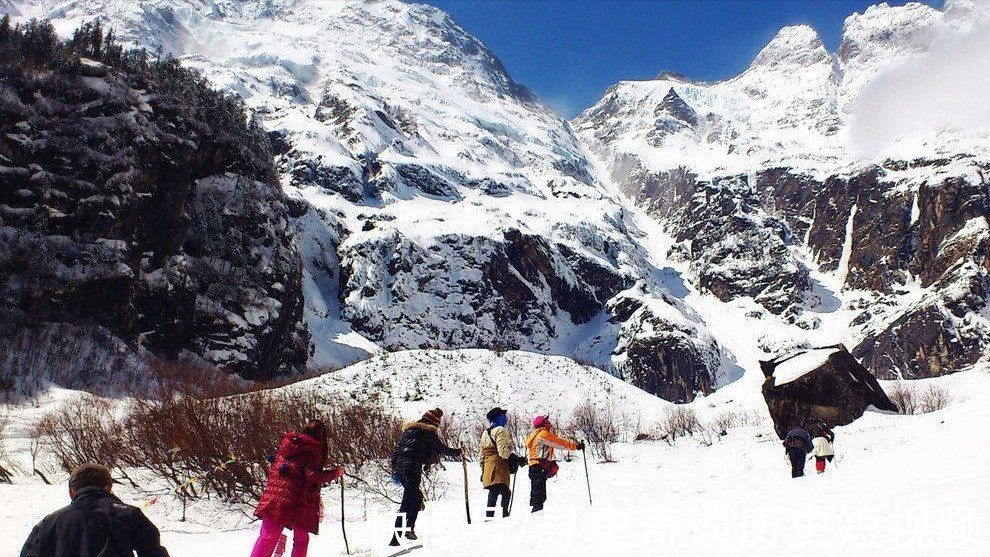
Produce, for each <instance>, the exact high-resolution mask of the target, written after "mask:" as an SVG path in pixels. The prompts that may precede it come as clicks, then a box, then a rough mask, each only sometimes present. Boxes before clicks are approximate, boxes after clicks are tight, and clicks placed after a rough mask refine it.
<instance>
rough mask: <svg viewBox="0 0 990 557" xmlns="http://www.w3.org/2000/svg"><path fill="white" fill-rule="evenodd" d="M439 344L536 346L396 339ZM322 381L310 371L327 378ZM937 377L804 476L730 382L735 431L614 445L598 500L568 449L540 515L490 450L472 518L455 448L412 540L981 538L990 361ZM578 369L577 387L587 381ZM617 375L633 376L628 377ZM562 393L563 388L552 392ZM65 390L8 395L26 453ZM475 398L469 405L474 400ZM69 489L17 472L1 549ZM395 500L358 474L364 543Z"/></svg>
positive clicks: (910, 542)
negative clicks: (488, 496)
mask: <svg viewBox="0 0 990 557" xmlns="http://www.w3.org/2000/svg"><path fill="white" fill-rule="evenodd" d="M428 357H432V358H444V357H451V358H452V359H456V358H462V359H463V360H464V361H465V362H474V363H477V362H488V363H490V362H491V361H494V360H495V359H497V358H504V359H507V361H509V362H512V363H514V364H515V365H520V366H521V365H523V364H525V363H526V361H525V359H526V357H527V356H526V355H520V354H508V355H501V356H494V355H490V354H489V355H485V354H474V355H472V354H467V355H463V354H453V355H451V354H449V353H447V354H441V355H427V354H422V353H420V354H416V353H413V354H407V355H399V357H398V358H397V361H398V362H400V363H401V364H402V365H408V364H409V363H410V361H411V359H413V360H414V359H416V358H420V359H423V358H428ZM362 365H370V364H362ZM572 365H573V364H572ZM383 367H384V368H386V369H387V368H388V366H383ZM368 369H370V368H365V369H364V370H362V369H349V370H346V373H348V374H350V375H348V377H352V378H357V377H360V376H361V374H362V373H366V372H367V370H368ZM534 369H535V368H534ZM534 369H523V368H520V370H519V371H520V373H521V375H519V376H515V377H513V379H514V380H516V381H521V379H520V377H521V376H522V375H523V374H525V373H526V372H528V371H534ZM503 371H504V370H498V369H496V371H495V373H496V374H500V377H501V378H507V377H509V376H508V375H504V374H503ZM479 373H480V372H479ZM587 374H588V377H586V378H583V379H582V381H591V380H592V377H593V375H594V373H593V372H591V371H588V372H587ZM439 377H443V374H440V375H439ZM341 380H342V381H347V380H348V378H347V377H342V378H341ZM319 381H320V380H314V381H313V382H311V385H312V386H314V387H319V386H320V383H319ZM437 381H438V383H436V385H440V384H444V385H446V389H445V392H446V395H444V394H443V393H438V392H437V391H435V390H434V389H433V387H432V386H423V388H422V389H421V390H422V392H423V393H430V394H429V396H430V399H429V400H423V401H422V403H423V404H424V405H427V406H428V405H431V404H433V403H437V404H445V405H447V406H448V408H454V409H456V408H462V406H459V405H457V402H456V398H454V397H456V396H457V393H458V392H459V388H460V387H458V388H454V386H453V385H451V384H450V383H443V380H442V379H437ZM604 381H606V382H608V379H605V380H604ZM556 382H557V384H558V385H557V387H558V388H559V387H561V386H563V387H566V386H567V385H568V384H567V383H566V382H565V381H564V380H563V379H560V378H558V380H557V381H556ZM929 382H935V383H938V384H939V385H941V386H943V387H945V388H946V389H948V390H949V392H950V393H951V395H952V402H951V404H950V405H949V407H947V408H945V409H943V410H940V411H936V412H933V413H930V414H924V415H917V416H900V415H891V414H883V413H878V412H867V414H866V415H865V416H864V417H863V418H861V419H860V420H858V421H856V422H854V423H853V424H852V425H850V426H847V427H842V428H838V430H837V440H836V449H837V453H838V458H837V460H836V462H835V463H834V464H833V465H831V466H830V468H829V470H828V471H827V473H826V474H825V475H823V476H817V475H815V474H814V473H813V466H812V465H811V464H810V463H809V465H808V467H807V471H808V472H811V474H810V475H809V476H806V477H804V478H802V479H798V480H792V479H791V478H790V477H789V467H788V466H789V465H788V463H787V462H786V460H785V458H784V453H783V450H782V448H781V446H780V441H779V440H778V439H777V438H776V436H775V435H774V433H773V430H772V427H771V424H770V422H769V419H768V418H767V417H766V408H765V406H760V405H759V403H760V398H759V395H758V392H756V393H754V392H753V391H752V390H751V389H746V390H745V392H743V391H741V390H740V391H738V392H737V393H736V397H735V398H733V400H732V401H731V402H730V401H729V399H728V398H726V397H728V396H730V395H729V393H727V391H726V390H721V391H718V392H717V393H716V394H714V395H712V396H710V397H708V398H707V399H699V400H698V401H696V402H695V403H694V404H693V406H694V407H695V408H696V409H697V411H698V412H699V414H700V415H701V416H702V419H703V420H704V419H706V418H707V417H710V416H712V415H713V414H714V413H716V412H718V411H719V410H720V409H721V408H724V407H726V405H732V406H735V407H737V409H740V410H741V409H743V408H747V407H748V408H749V409H750V410H752V411H757V412H759V413H760V415H762V416H763V417H764V418H763V420H762V421H761V423H759V424H755V425H746V426H740V427H735V428H731V429H729V430H728V434H727V435H726V436H723V437H715V438H714V439H711V438H706V437H704V436H697V437H693V438H692V437H687V438H682V439H678V440H677V441H676V443H675V444H673V445H668V444H667V443H665V442H662V441H659V442H652V441H647V442H638V443H622V444H618V445H616V447H615V457H616V458H617V460H618V462H617V463H611V464H604V463H598V462H594V461H592V462H589V471H590V478H591V485H592V492H593V496H594V504H593V505H589V503H588V494H587V491H586V488H585V485H584V477H583V476H584V470H583V466H582V463H581V461H580V460H579V459H575V460H572V461H571V462H566V463H563V465H562V467H561V473H560V475H559V477H558V478H557V479H555V480H553V481H552V482H551V484H550V487H549V491H550V499H549V502H548V507H547V510H546V511H545V512H544V513H543V515H542V516H537V517H532V516H531V515H530V514H528V513H527V512H526V511H527V510H528V509H527V507H526V497H527V491H528V488H529V481H528V479H527V478H526V477H525V476H524V477H521V478H519V480H518V484H517V489H518V493H519V497H520V498H519V500H518V501H517V502H516V503H515V505H514V514H513V516H511V517H510V518H508V519H506V520H505V521H501V520H500V521H498V522H496V523H485V522H484V521H483V514H482V508H481V507H482V505H483V503H482V500H483V497H484V491H483V490H482V489H481V487H480V484H479V483H478V481H477V476H478V469H477V464H476V463H469V468H468V470H469V480H470V485H471V504H472V516H473V518H474V524H472V525H467V524H466V521H465V518H464V502H463V499H462V478H463V476H462V471H461V467H460V466H459V465H457V464H456V463H450V464H447V466H446V470H443V471H442V472H441V474H443V477H444V479H445V482H446V484H447V487H446V490H445V492H444V495H443V496H442V497H441V498H440V500H438V501H432V502H428V503H427V510H426V512H425V513H423V514H422V515H421V519H420V524H419V525H418V528H417V530H418V532H419V533H420V534H421V538H422V540H421V543H422V548H420V549H415V550H413V551H412V552H411V553H412V554H414V555H415V554H419V555H460V554H471V555H476V556H487V555H493V556H495V555H497V556H500V557H502V556H504V555H506V554H520V553H525V554H539V555H570V556H573V555H589V556H590V555H648V554H649V555H653V554H657V553H665V554H674V555H722V554H732V555H766V554H770V555H779V554H785V553H787V554H790V553H795V554H798V553H800V554H819V553H833V554H842V555H850V556H851V555H876V554H880V555H892V554H896V555H925V556H930V555H947V554H953V555H978V554H983V551H984V550H985V548H986V547H987V544H988V542H990V530H988V528H990V503H988V502H987V501H988V497H990V476H988V475H987V474H986V470H987V469H988V466H990V453H987V451H984V450H981V447H980V446H979V441H980V440H981V439H982V435H981V434H980V431H981V426H982V424H983V423H985V422H986V420H987V418H988V417H990V410H988V409H990V369H986V368H981V369H975V370H971V371H966V372H962V373H959V374H955V375H952V376H948V377H943V378H939V379H934V380H925V381H919V382H915V383H914V385H915V386H917V387H923V386H924V385H925V384H926V383H929ZM604 384H605V383H603V385H604ZM431 385H432V384H431ZM469 385H470V382H465V383H464V386H465V387H466V386H469ZM580 385H581V383H578V384H577V386H576V387H575V388H578V389H580V388H581V386H580ZM324 386H326V385H324ZM616 386H623V387H625V385H624V384H623V383H618V382H617V383H616ZM616 392H618V391H616ZM433 393H436V394H433ZM505 394H506V395H509V394H510V393H508V392H507V393H505ZM622 394H623V393H621V392H618V395H617V396H621V395H622ZM552 395H553V396H557V395H556V393H555V392H554V393H552ZM67 396H71V393H68V392H65V391H59V392H55V393H53V395H52V397H51V399H49V400H45V401H42V403H41V407H40V408H39V407H34V406H19V407H13V408H8V409H7V410H8V411H9V412H10V414H11V418H12V426H11V428H10V429H9V431H8V435H9V436H10V438H9V439H8V443H7V444H8V447H9V449H10V450H11V452H12V453H13V456H14V458H15V459H16V460H18V461H19V462H21V463H22V464H25V463H26V460H25V459H27V458H28V455H27V451H26V448H27V441H26V439H24V436H25V435H26V432H27V431H28V428H29V426H30V424H31V423H33V422H34V420H36V419H37V418H38V417H39V416H40V414H41V413H42V412H43V411H44V410H45V409H46V408H50V407H51V405H52V404H54V403H55V402H57V401H58V400H62V399H64V398H65V397H67ZM511 396H512V397H517V398H516V399H514V400H506V401H505V402H506V404H511V403H514V402H517V401H523V402H525V399H526V397H528V396H529V394H528V393H527V392H525V391H523V390H514V391H512V392H511ZM654 400H655V399H654ZM464 402H465V405H466V406H468V407H471V406H473V405H474V402H475V401H472V400H465V401H464ZM627 402H630V403H631V402H634V401H627ZM479 403H480V402H479ZM659 404H664V403H659ZM403 408H404V411H405V413H406V414H407V415H410V416H413V415H415V413H416V412H417V411H418V410H416V408H414V406H412V405H410V406H403ZM751 423H752V422H751ZM708 442H711V445H710V446H709V445H708V444H707V443H708ZM63 479H64V478H58V480H59V481H61V480H63ZM119 493H120V495H121V496H122V497H123V499H124V500H126V501H129V502H131V503H134V504H139V505H141V504H144V503H145V502H146V501H147V499H148V496H147V495H142V494H136V493H134V492H131V491H129V490H127V489H125V488H123V487H121V489H120V490H119ZM339 497H340V491H339V487H338V486H336V485H335V486H333V487H331V488H328V489H326V490H325V492H324V503H325V506H326V507H325V509H326V517H325V519H324V522H323V524H322V526H321V529H322V533H321V535H320V536H318V537H316V538H314V539H313V541H312V543H311V545H310V547H311V552H310V554H311V555H343V554H344V546H343V541H342V537H341V533H340V508H339V501H340V499H339ZM67 499H68V498H67V494H66V489H65V486H64V485H63V484H61V483H60V484H59V485H54V486H46V485H43V484H42V483H40V482H39V481H36V480H35V479H31V478H29V477H25V476H19V477H17V478H16V481H15V484H14V485H0V531H2V532H3V536H2V537H0V557H14V556H16V555H17V554H18V551H19V548H20V545H21V544H22V542H23V540H24V538H25V536H26V535H27V533H28V532H29V530H30V528H31V526H32V525H33V524H34V523H35V522H36V521H38V520H39V519H40V518H41V517H42V516H43V515H45V514H46V513H48V512H50V511H52V510H54V509H56V508H58V507H60V506H62V505H64V504H65V503H66V502H67ZM247 510H248V511H250V510H249V509H247ZM391 510H392V508H391V506H390V505H387V504H382V503H380V502H378V501H376V500H375V499H373V498H370V497H369V498H366V497H365V496H364V494H363V493H361V492H360V491H358V490H357V489H356V488H355V487H350V486H349V489H348V490H347V522H346V524H347V533H348V538H349V540H350V544H351V550H352V554H354V555H366V556H379V555H381V556H385V555H393V554H395V552H394V551H389V548H387V547H386V542H387V540H388V537H389V535H390V533H389V513H390V512H391ZM146 512H147V513H148V514H149V515H150V516H151V518H152V519H153V520H154V521H155V522H156V523H157V524H158V525H159V526H160V527H161V529H162V532H163V537H164V543H165V545H166V546H167V547H168V548H169V549H170V551H171V552H172V554H173V555H176V556H185V555H193V556H197V555H211V556H217V557H226V556H237V555H247V554H248V553H249V552H250V549H251V546H252V544H253V543H254V539H255V536H256V535H257V524H254V523H251V522H250V521H249V520H248V518H247V517H246V516H245V514H244V513H243V512H241V510H238V509H231V508H226V507H225V506H224V505H222V504H220V503H218V502H204V503H200V504H197V505H194V506H193V507H191V508H190V510H189V517H188V520H187V521H186V522H180V521H179V520H178V519H179V517H180V509H179V506H178V505H177V504H176V502H175V501H173V500H170V499H169V498H167V497H162V498H160V499H159V500H158V502H156V503H155V504H153V505H150V506H148V507H147V511H146Z"/></svg>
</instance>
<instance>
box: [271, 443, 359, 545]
mask: <svg viewBox="0 0 990 557" xmlns="http://www.w3.org/2000/svg"><path fill="white" fill-rule="evenodd" d="M323 464H324V462H323V447H322V446H321V445H320V442H319V441H317V440H316V439H313V438H312V437H310V436H308V435H304V434H301V433H292V432H289V433H286V434H285V436H284V437H282V443H281V444H280V445H279V448H278V454H276V455H275V462H273V463H272V467H271V469H270V470H269V471H268V483H267V484H265V491H264V492H263V493H262V494H261V501H260V502H259V503H258V507H257V508H256V509H255V510H254V515H255V516H257V517H258V518H262V519H264V518H270V519H273V520H276V521H278V522H279V523H281V524H283V525H284V526H285V527H287V528H292V529H293V530H295V529H297V528H301V529H303V530H305V531H307V532H311V533H313V534H316V533H318V532H319V529H320V486H322V485H323V484H325V483H328V482H332V481H333V480H336V479H337V478H339V477H340V476H341V474H340V473H339V472H338V471H336V470H332V471H324V470H322V466H323Z"/></svg>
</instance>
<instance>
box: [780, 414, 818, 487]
mask: <svg viewBox="0 0 990 557" xmlns="http://www.w3.org/2000/svg"><path fill="white" fill-rule="evenodd" d="M813 448H814V447H812V445H811V434H809V433H808V430H807V429H805V428H803V427H801V426H796V427H794V428H792V429H791V430H790V431H789V432H787V436H786V437H784V451H785V452H786V453H787V458H789V459H790V460H791V477H792V478H799V477H801V476H803V475H804V459H805V458H807V456H808V453H810V452H811V450H812V449H813Z"/></svg>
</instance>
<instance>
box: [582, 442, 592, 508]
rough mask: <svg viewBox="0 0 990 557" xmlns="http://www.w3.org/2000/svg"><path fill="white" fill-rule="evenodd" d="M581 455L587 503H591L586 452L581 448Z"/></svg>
mask: <svg viewBox="0 0 990 557" xmlns="http://www.w3.org/2000/svg"><path fill="white" fill-rule="evenodd" d="M581 456H583V457H584V481H585V483H587V484H588V504H589V505H591V504H592V503H591V476H589V475H588V453H586V452H584V449H581Z"/></svg>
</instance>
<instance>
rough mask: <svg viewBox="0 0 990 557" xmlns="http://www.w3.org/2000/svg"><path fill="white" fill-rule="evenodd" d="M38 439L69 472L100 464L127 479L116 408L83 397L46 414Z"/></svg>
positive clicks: (92, 397)
mask: <svg viewBox="0 0 990 557" xmlns="http://www.w3.org/2000/svg"><path fill="white" fill-rule="evenodd" d="M35 435H36V437H37V438H38V440H39V441H40V443H41V445H42V447H43V448H44V449H46V450H47V451H48V452H49V453H50V454H51V455H52V456H53V457H54V458H55V462H56V464H57V465H58V466H59V467H61V468H62V469H63V470H64V471H66V472H69V471H71V470H72V469H73V468H75V467H76V466H79V465H80V464H83V463H85V462H99V463H101V464H103V465H105V466H106V467H108V468H110V469H111V470H115V471H117V472H118V475H123V474H122V470H121V468H120V467H121V465H122V464H123V462H122V460H121V457H122V455H123V452H124V449H125V447H124V442H123V439H122V435H121V428H120V424H119V423H118V422H117V420H115V419H114V408H113V406H112V405H111V404H109V403H108V402H106V401H104V400H102V399H99V398H96V397H94V396H89V395H86V396H82V397H80V398H77V399H74V400H71V401H68V402H65V403H63V404H62V405H60V406H59V407H58V408H56V409H54V410H52V411H50V412H48V413H46V414H45V415H43V416H42V417H41V420H40V421H39V422H38V424H37V426H36V429H35Z"/></svg>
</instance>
